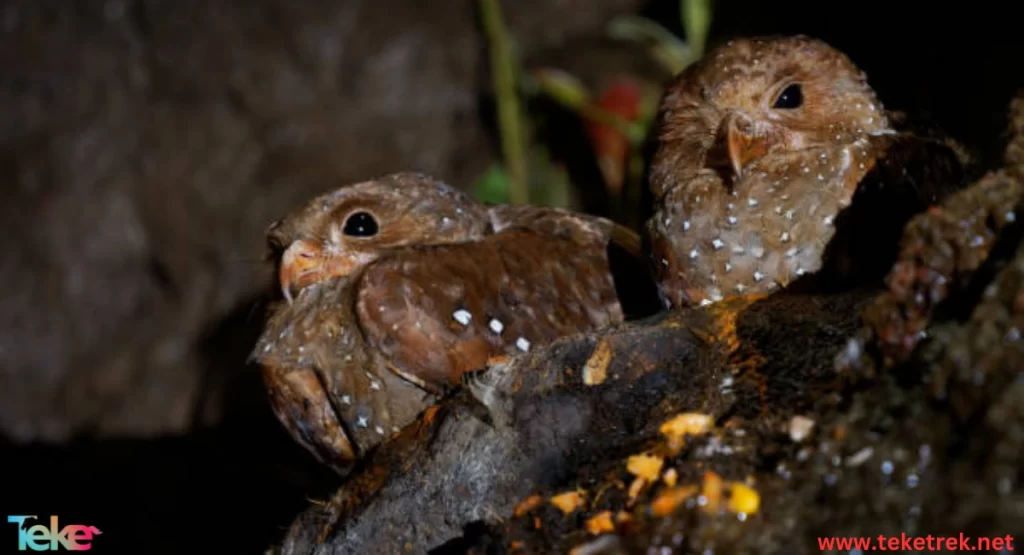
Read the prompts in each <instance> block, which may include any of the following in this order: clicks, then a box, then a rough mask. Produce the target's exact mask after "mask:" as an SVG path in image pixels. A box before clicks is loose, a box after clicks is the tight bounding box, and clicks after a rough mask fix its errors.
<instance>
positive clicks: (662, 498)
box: [651, 485, 700, 518]
mask: <svg viewBox="0 0 1024 555" xmlns="http://www.w3.org/2000/svg"><path fill="white" fill-rule="evenodd" d="M698 491H700V488H698V487H697V486H695V485H688V486H679V487H671V488H668V489H667V490H665V491H663V492H661V494H660V495H658V497H657V498H656V499H655V500H654V501H653V502H652V503H651V514H652V515H653V516H654V517H656V518H661V517H663V516H667V515H670V514H672V513H673V512H675V510H676V509H677V508H678V507H679V505H681V504H682V503H683V502H684V501H686V500H687V499H689V498H691V497H693V496H694V495H697V492H698Z"/></svg>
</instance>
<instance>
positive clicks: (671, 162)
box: [652, 36, 892, 196]
mask: <svg viewBox="0 0 1024 555" xmlns="http://www.w3.org/2000/svg"><path fill="white" fill-rule="evenodd" d="M660 114H661V119H662V121H661V122H660V123H661V132H660V137H659V138H660V143H661V149H660V152H659V156H657V157H656V158H660V159H661V160H658V159H656V160H655V165H656V166H658V165H659V164H660V165H661V166H662V167H661V168H660V172H661V174H662V177H663V179H660V180H659V179H658V178H657V177H658V176H654V177H655V179H653V180H652V186H653V187H654V189H655V193H656V194H658V195H659V196H660V195H661V194H663V193H664V192H665V190H666V189H668V188H671V185H672V184H674V183H675V182H679V181H686V180H687V178H690V179H692V178H693V177H695V176H696V174H697V173H698V172H701V171H705V170H714V171H717V172H719V173H720V174H722V175H724V176H726V177H728V178H730V179H729V180H730V181H732V182H734V183H735V182H740V181H742V179H743V177H744V175H745V172H746V170H747V169H748V168H749V167H750V166H751V165H753V163H754V162H756V161H757V160H759V159H761V158H763V157H764V156H766V155H768V154H773V155H780V154H781V155H782V156H785V155H786V154H787V153H798V152H800V151H806V150H808V149H817V148H827V147H833V146H842V145H848V144H851V143H853V142H855V141H857V140H858V139H860V138H863V137H868V136H877V135H887V134H891V133H892V130H891V128H890V124H889V121H888V118H887V117H886V115H885V112H884V109H883V107H882V105H881V103H880V102H879V101H878V100H877V98H876V96H875V93H874V91H873V90H872V89H871V87H870V86H869V85H868V83H867V80H866V77H865V75H864V74H863V72H861V71H860V70H859V69H858V68H857V67H856V66H855V65H854V64H853V62H852V61H851V60H850V59H849V58H848V57H847V56H846V55H844V54H843V53H841V52H839V51H838V50H836V49H834V48H832V47H830V46H829V45H827V44H825V43H823V42H821V41H819V40H815V39H812V38H808V37H804V36H794V37H771V38H755V39H740V40H735V41H731V42H729V43H727V44H725V45H723V46H721V47H719V48H717V49H715V50H712V51H711V52H710V53H708V54H707V55H706V56H705V57H704V58H703V59H702V60H701V61H699V62H697V63H696V64H694V65H691V66H690V67H689V68H687V69H686V70H685V71H684V72H683V73H682V74H680V76H679V77H678V78H677V80H676V82H675V83H674V85H673V86H671V87H670V88H669V90H668V92H667V93H666V95H665V97H664V99H663V102H662V109H661V112H660ZM669 176H672V177H674V178H672V179H665V178H667V177H669Z"/></svg>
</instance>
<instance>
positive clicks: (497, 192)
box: [470, 163, 512, 204]
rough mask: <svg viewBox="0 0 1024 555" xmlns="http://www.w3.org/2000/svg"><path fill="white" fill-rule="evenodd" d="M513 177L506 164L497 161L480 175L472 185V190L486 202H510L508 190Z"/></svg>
mask: <svg viewBox="0 0 1024 555" xmlns="http://www.w3.org/2000/svg"><path fill="white" fill-rule="evenodd" d="M511 183H512V178H511V177H509V175H508V172H507V171H505V166H503V165H502V164H500V163H496V164H494V165H492V166H491V167H490V168H488V169H487V171H485V172H484V173H483V174H481V175H480V177H478V178H476V180H475V181H474V182H473V184H472V185H471V186H470V191H471V193H472V194H473V196H475V197H476V198H478V199H480V200H482V201H484V202H493V203H495V204H506V203H508V198H509V194H508V190H509V187H510V186H511Z"/></svg>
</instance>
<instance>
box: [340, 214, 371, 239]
mask: <svg viewBox="0 0 1024 555" xmlns="http://www.w3.org/2000/svg"><path fill="white" fill-rule="evenodd" d="M341 231H342V233H344V234H345V235H351V236H353V237H373V236H374V235H376V234H377V219H376V218H374V217H373V214H370V213H369V212H356V213H354V214H351V215H349V217H348V219H347V220H345V227H344V228H342V230H341Z"/></svg>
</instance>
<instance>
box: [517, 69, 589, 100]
mask: <svg viewBox="0 0 1024 555" xmlns="http://www.w3.org/2000/svg"><path fill="white" fill-rule="evenodd" d="M531 76H532V77H533V84H534V85H535V86H536V87H537V90H538V91H539V92H540V93H543V94H546V95H548V96H550V97H551V98H553V99H554V100H556V101H557V102H558V103H559V104H562V105H563V106H565V107H567V108H570V109H572V110H579V109H580V108H581V107H582V106H585V105H587V104H588V103H589V102H590V91H588V90H587V87H586V85H584V84H583V83H582V82H581V81H580V80H579V79H577V78H576V77H574V76H573V75H572V74H570V73H569V72H567V71H563V70H560V69H551V68H544V69H538V70H536V71H533V72H532V75H531Z"/></svg>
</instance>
